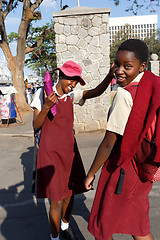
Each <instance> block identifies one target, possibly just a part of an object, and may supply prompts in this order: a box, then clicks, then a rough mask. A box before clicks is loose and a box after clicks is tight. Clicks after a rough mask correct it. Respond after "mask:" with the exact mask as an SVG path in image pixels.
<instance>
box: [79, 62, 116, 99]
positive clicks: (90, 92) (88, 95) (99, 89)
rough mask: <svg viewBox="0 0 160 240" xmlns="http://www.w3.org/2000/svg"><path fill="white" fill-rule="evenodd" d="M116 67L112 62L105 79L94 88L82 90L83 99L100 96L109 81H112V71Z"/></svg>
mask: <svg viewBox="0 0 160 240" xmlns="http://www.w3.org/2000/svg"><path fill="white" fill-rule="evenodd" d="M115 70H116V68H115V65H114V63H113V64H112V66H111V68H110V70H109V73H108V74H107V76H106V77H105V79H104V80H103V81H102V82H101V83H100V84H99V85H98V86H97V87H95V88H94V89H91V90H86V91H84V92H83V100H86V99H89V98H94V97H98V96H100V95H101V94H102V93H103V92H104V91H105V90H106V89H107V87H108V85H109V84H110V82H111V81H112V79H113V77H114V72H115Z"/></svg>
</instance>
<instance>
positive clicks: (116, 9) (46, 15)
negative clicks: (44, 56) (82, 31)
mask: <svg viewBox="0 0 160 240" xmlns="http://www.w3.org/2000/svg"><path fill="white" fill-rule="evenodd" d="M60 1H61V0H57V1H55V0H44V1H43V3H42V4H41V5H40V7H39V9H37V10H39V11H41V14H42V20H39V21H37V22H36V23H35V25H34V26H36V25H37V26H43V25H44V24H45V23H47V22H50V21H51V19H53V17H52V14H53V12H57V11H60ZM139 2H142V0H139ZM149 2H150V1H149V0H145V6H144V7H143V8H141V10H140V11H139V12H138V14H137V15H152V14H153V13H151V12H150V10H151V8H148V9H146V6H148V5H149ZM62 5H63V6H64V5H68V6H69V8H73V7H77V6H78V0H62ZM79 6H80V7H97V8H111V12H110V17H125V16H134V15H133V13H132V12H131V11H128V12H126V11H125V10H126V9H127V8H129V7H130V6H131V1H129V0H120V4H119V5H118V6H115V4H114V1H113V0H79ZM21 7H22V4H21V3H20V5H19V7H18V8H17V9H16V10H14V11H13V12H11V13H10V14H8V16H7V19H6V23H5V24H6V28H7V34H9V33H10V32H17V31H18V27H19V23H20V19H21V13H22V11H21V10H20V9H21ZM155 9H156V10H157V11H156V13H155V14H157V15H158V16H159V18H160V6H159V7H156V6H155ZM158 27H160V19H158ZM11 50H12V53H13V55H15V54H16V43H13V44H12V45H11ZM0 60H4V56H3V53H2V51H1V49H0ZM24 73H25V75H28V74H33V75H34V73H32V72H31V71H30V70H29V69H27V68H25V71H24Z"/></svg>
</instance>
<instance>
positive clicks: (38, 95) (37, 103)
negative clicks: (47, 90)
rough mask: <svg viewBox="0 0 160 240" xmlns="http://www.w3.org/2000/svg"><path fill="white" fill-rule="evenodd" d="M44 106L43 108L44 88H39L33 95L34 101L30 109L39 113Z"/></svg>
mask: <svg viewBox="0 0 160 240" xmlns="http://www.w3.org/2000/svg"><path fill="white" fill-rule="evenodd" d="M42 106H43V88H39V89H38V90H37V91H36V92H35V94H34V95H33V100H32V102H31V104H30V107H31V108H36V109H38V110H39V111H41V110H42Z"/></svg>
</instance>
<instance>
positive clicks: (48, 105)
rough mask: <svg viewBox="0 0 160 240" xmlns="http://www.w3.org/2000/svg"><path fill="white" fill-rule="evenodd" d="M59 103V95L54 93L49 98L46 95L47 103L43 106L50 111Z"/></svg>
mask: <svg viewBox="0 0 160 240" xmlns="http://www.w3.org/2000/svg"><path fill="white" fill-rule="evenodd" d="M57 101H58V99H57V95H56V94H55V92H54V91H53V92H52V93H51V94H50V95H49V96H48V97H47V96H46V94H45V101H44V105H43V106H44V107H45V108H47V109H50V108H51V107H53V106H54V105H55V104H56V102H57Z"/></svg>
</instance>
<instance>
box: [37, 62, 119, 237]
mask: <svg viewBox="0 0 160 240" xmlns="http://www.w3.org/2000/svg"><path fill="white" fill-rule="evenodd" d="M114 70H115V68H114V65H112V67H111V69H110V71H109V73H108V75H107V76H106V77H105V79H104V80H103V81H102V82H101V83H100V84H99V85H98V86H97V87H95V88H94V89H91V90H85V91H84V92H83V100H84V101H85V100H86V99H89V98H94V97H97V96H100V95H101V94H102V93H103V92H104V91H105V90H106V88H107V87H108V85H109V84H110V82H111V80H112V78H113V76H114ZM78 82H79V79H77V78H76V77H72V78H71V77H68V76H65V75H64V74H62V73H60V79H59V81H58V83H57V85H56V90H57V92H58V94H59V95H60V96H63V94H65V93H69V92H70V91H72V90H73V88H75V87H76V85H77V84H78ZM57 101H58V100H57V96H56V94H55V92H54V91H53V92H52V93H51V94H50V95H49V96H47V95H46V93H45V99H44V104H43V107H42V110H41V111H39V110H38V109H36V108H35V109H34V116H33V128H34V129H39V128H40V127H41V126H42V125H43V123H44V121H45V118H46V116H47V114H48V112H49V110H50V108H51V107H53V106H54V105H55V104H56V102H57ZM73 203H74V197H73V196H71V197H67V198H65V199H63V200H61V201H53V200H52V201H51V204H50V210H49V218H50V228H51V233H52V236H53V237H54V238H56V237H57V236H58V233H59V228H60V219H61V212H62V220H63V222H65V223H68V222H69V219H70V215H71V211H72V208H73Z"/></svg>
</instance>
